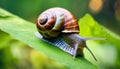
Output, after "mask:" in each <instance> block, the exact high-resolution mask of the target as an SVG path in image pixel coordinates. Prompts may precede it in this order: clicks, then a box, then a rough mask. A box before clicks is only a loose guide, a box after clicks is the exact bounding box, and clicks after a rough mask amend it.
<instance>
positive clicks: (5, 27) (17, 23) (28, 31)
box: [0, 9, 97, 69]
mask: <svg viewBox="0 0 120 69" xmlns="http://www.w3.org/2000/svg"><path fill="white" fill-rule="evenodd" d="M0 29H1V30H2V31H4V32H6V33H8V34H10V36H12V37H13V38H15V39H17V40H20V41H22V42H24V43H25V44H27V45H29V46H31V47H32V48H35V49H36V50H38V51H40V52H42V53H44V54H46V55H47V56H48V57H50V58H52V59H54V60H56V61H58V62H60V63H61V64H63V65H65V66H66V67H68V68H70V69H96V68H97V67H96V66H95V65H93V64H91V63H90V62H88V61H87V60H86V59H84V58H76V59H73V58H72V56H71V55H70V54H67V53H65V52H63V51H62V50H60V49H59V48H56V47H54V46H52V45H50V44H47V43H46V42H43V41H42V40H40V39H38V38H37V37H36V36H35V32H36V31H37V29H36V25H35V24H32V23H30V22H28V21H25V20H23V19H21V18H19V17H17V16H15V15H12V14H10V13H8V12H6V11H4V10H3V9H0Z"/></svg>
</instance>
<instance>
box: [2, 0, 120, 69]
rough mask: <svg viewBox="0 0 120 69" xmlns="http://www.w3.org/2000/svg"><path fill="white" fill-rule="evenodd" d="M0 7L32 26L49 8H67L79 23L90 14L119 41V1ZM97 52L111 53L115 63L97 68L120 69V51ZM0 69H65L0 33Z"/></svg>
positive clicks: (9, 1) (30, 1)
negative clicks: (29, 22)
mask: <svg viewBox="0 0 120 69" xmlns="http://www.w3.org/2000/svg"><path fill="white" fill-rule="evenodd" d="M0 7H1V8H3V9H6V10H7V11H10V12H11V13H13V14H15V15H17V16H19V17H21V18H23V19H25V20H28V21H31V22H33V23H35V22H36V19H37V17H38V15H39V14H40V13H41V12H43V11H44V10H46V9H48V8H51V7H63V8H66V9H68V10H70V11H71V12H72V13H73V14H74V15H75V16H76V17H77V18H78V19H80V18H81V17H83V16H84V15H85V14H86V13H89V14H90V15H92V16H93V18H94V19H95V20H96V21H97V22H98V23H99V24H101V25H103V26H105V27H106V28H108V29H109V30H110V31H112V32H114V33H115V34H117V35H119V37H120V0H0ZM100 48H101V51H102V50H103V49H109V50H111V51H109V52H112V53H113V55H114V61H112V62H101V63H99V68H100V69H118V68H120V49H118V47H117V46H114V47H111V46H106V47H105V46H103V47H102V46H100ZM109 52H108V53H109ZM114 52H115V53H114ZM103 53H104V52H103ZM33 55H34V56H33ZM106 55H107V54H106ZM102 56H105V55H102ZM115 57H116V58H115ZM107 58H109V57H106V58H103V61H106V59H107ZM94 64H96V63H94ZM0 69H65V67H64V66H62V65H61V64H59V63H57V62H55V61H53V60H51V59H50V58H48V57H47V56H45V55H44V54H42V53H39V52H37V51H36V50H34V49H32V48H30V47H29V46H27V45H25V44H24V43H22V42H20V41H17V40H15V39H13V38H12V37H10V36H9V35H8V34H7V33H5V32H2V31H0Z"/></svg>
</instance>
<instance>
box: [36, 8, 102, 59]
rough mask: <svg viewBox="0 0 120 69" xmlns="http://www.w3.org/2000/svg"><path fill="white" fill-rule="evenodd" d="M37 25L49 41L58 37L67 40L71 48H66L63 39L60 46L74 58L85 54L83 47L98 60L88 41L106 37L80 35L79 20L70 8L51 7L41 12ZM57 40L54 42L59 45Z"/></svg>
mask: <svg viewBox="0 0 120 69" xmlns="http://www.w3.org/2000/svg"><path fill="white" fill-rule="evenodd" d="M36 26H37V29H38V32H39V33H40V34H41V35H42V36H43V38H45V39H47V40H48V42H49V40H54V39H57V38H58V37H60V38H61V39H62V41H65V42H66V43H67V44H68V45H69V46H70V48H69V49H65V48H66V45H64V43H62V41H61V44H60V48H61V49H62V50H64V51H67V52H68V53H70V54H71V55H73V57H74V58H75V57H76V56H84V53H83V49H84V48H87V49H88V50H89V51H90V53H91V54H92V56H93V57H94V59H95V60H96V58H95V56H94V55H93V53H92V52H91V50H90V49H89V48H88V47H87V45H86V41H87V40H104V38H84V37H82V36H80V35H79V32H80V31H79V26H78V21H77V19H76V18H75V16H74V15H73V14H72V13H70V12H69V11H68V10H66V9H63V8H59V7H55V8H50V9H48V10H46V11H44V12H43V13H41V14H40V16H39V17H38V19H37V24H36ZM38 37H39V36H38ZM56 41H59V39H57V40H55V42H56ZM55 42H54V43H53V44H54V45H57V44H55ZM63 47H65V48H63ZM68 50H69V51H68Z"/></svg>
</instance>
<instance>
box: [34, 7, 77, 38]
mask: <svg viewBox="0 0 120 69" xmlns="http://www.w3.org/2000/svg"><path fill="white" fill-rule="evenodd" d="M36 25H37V28H38V31H39V33H40V34H42V35H43V37H45V38H54V37H57V36H58V35H59V34H60V33H79V26H78V21H77V19H76V18H75V16H74V15H73V14H72V13H70V12H69V11H68V10H66V9H63V8H58V7H56V8H50V9H48V10H46V11H44V12H43V13H42V14H40V16H39V17H38V20H37V24H36Z"/></svg>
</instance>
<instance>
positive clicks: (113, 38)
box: [79, 14, 120, 69]
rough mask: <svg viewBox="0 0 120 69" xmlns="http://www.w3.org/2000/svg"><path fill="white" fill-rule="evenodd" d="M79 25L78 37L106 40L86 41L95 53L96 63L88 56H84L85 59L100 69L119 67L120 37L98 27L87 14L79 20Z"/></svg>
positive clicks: (100, 26)
mask: <svg viewBox="0 0 120 69" xmlns="http://www.w3.org/2000/svg"><path fill="white" fill-rule="evenodd" d="M79 25H80V35H82V36H85V37H93V38H96V37H101V38H107V40H104V41H94V42H93V41H87V45H88V46H89V48H91V50H92V51H93V52H94V53H95V55H96V57H97V59H98V61H97V63H96V62H94V61H93V60H91V59H92V58H91V57H89V56H88V55H86V56H87V57H86V58H87V59H89V60H90V61H92V62H93V63H94V64H97V65H99V67H100V68H106V69H112V68H117V67H119V66H120V63H119V61H120V59H119V57H117V56H119V53H120V43H119V42H120V36H119V35H117V34H115V33H113V32H111V31H110V30H108V29H107V28H105V27H104V26H102V25H100V24H99V23H98V22H97V21H95V20H94V19H93V17H92V16H90V15H89V14H86V15H85V16H84V17H83V18H81V19H80V20H79Z"/></svg>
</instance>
